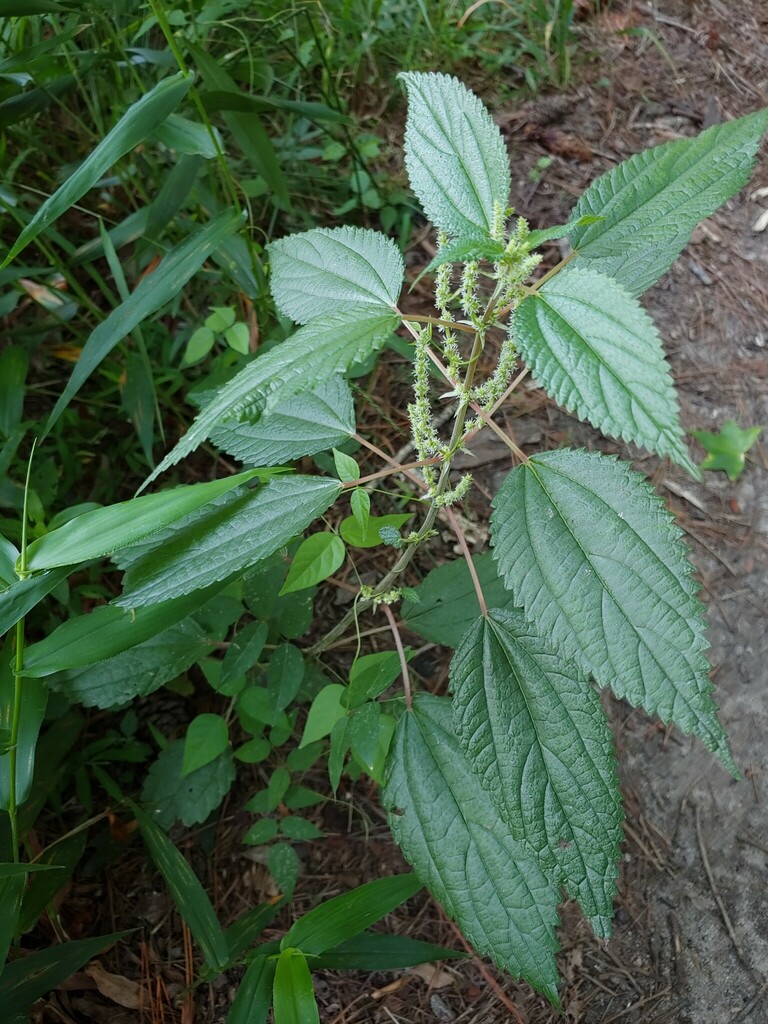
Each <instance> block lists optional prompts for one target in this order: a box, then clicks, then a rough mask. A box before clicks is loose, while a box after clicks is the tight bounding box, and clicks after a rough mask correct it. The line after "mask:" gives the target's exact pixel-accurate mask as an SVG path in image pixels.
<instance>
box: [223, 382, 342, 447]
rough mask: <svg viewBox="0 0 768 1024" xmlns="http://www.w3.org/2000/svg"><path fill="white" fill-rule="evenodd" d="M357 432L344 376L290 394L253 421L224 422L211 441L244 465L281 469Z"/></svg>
mask: <svg viewBox="0 0 768 1024" xmlns="http://www.w3.org/2000/svg"><path fill="white" fill-rule="evenodd" d="M354 432H355V407H354V403H353V401H352V392H351V391H350V389H349V385H348V384H347V382H346V381H345V380H344V378H343V377H332V378H331V379H330V380H328V381H323V383H322V384H319V385H318V386H317V387H316V388H314V389H313V390H312V391H303V392H301V393H300V394H298V395H291V396H290V397H289V398H287V399H286V400H285V401H283V402H281V403H280V404H279V405H277V406H276V407H275V408H274V409H273V410H272V411H271V412H269V413H266V414H265V415H263V416H260V417H258V418H257V419H256V421H255V422H251V421H249V420H248V419H247V418H246V419H243V420H239V421H238V420H230V421H227V422H225V423H222V424H221V425H220V426H219V427H216V428H215V429H214V430H213V431H212V432H211V441H212V442H213V443H214V444H215V445H216V447H217V448H221V449H222V451H225V452H227V453H228V454H229V455H231V456H233V458H235V459H239V460H240V462H245V463H248V464H249V465H251V466H277V465H280V463H284V462H292V461H293V460H294V459H299V458H301V457H302V456H304V455H315V454H316V453H317V452H324V451H328V449H330V448H333V447H335V446H337V445H340V444H343V443H344V441H346V440H347V438H348V437H349V436H350V435H351V434H354Z"/></svg>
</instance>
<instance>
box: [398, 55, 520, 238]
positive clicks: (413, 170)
mask: <svg viewBox="0 0 768 1024" xmlns="http://www.w3.org/2000/svg"><path fill="white" fill-rule="evenodd" d="M398 78H400V79H401V80H402V81H403V82H404V83H405V87H406V90H407V92H408V117H407V120H406V124H405V166H406V168H407V170H408V178H409V180H410V183H411V188H412V189H413V191H414V192H415V193H416V196H417V197H418V199H419V201H420V202H421V205H422V206H423V207H424V212H425V213H426V215H427V217H428V218H429V219H430V220H431V221H432V223H433V224H434V225H435V226H436V227H438V228H440V229H441V230H442V231H445V232H446V234H448V235H452V236H455V237H458V238H462V239H471V238H484V239H485V238H488V237H489V236H494V235H495V229H496V228H497V227H498V226H499V224H501V225H503V223H504V213H505V211H506V208H507V204H508V201H509V190H510V175H509V160H508V158H507V148H506V146H505V145H504V139H503V138H502V136H501V132H500V131H499V129H498V128H497V127H496V125H495V124H494V123H493V120H492V119H491V115H490V114H489V113H488V111H487V110H486V109H485V107H484V106H483V104H482V103H481V102H480V100H479V99H478V98H477V96H475V94H474V93H472V92H470V91H469V89H467V87H466V86H465V85H462V83H461V82H459V81H458V79H456V78H452V77H451V76H450V75H439V74H423V73H421V72H406V73H403V74H400V75H398ZM496 222H498V223H496Z"/></svg>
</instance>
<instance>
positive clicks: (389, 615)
mask: <svg viewBox="0 0 768 1024" xmlns="http://www.w3.org/2000/svg"><path fill="white" fill-rule="evenodd" d="M381 610H382V611H383V612H384V615H385V616H386V619H387V622H388V623H389V628H390V629H391V630H392V636H393V637H394V638H395V647H396V648H397V655H398V657H399V658H400V668H401V670H402V673H403V692H404V693H405V706H406V707H407V708H408V710H409V711H410V709H411V707H412V706H413V696H412V694H411V677H410V675H409V674H408V659H407V658H406V656H405V650H404V648H403V641H402V638H401V636H400V630H399V629H398V628H397V622H396V620H395V616H394V613H393V611H392V609H391V608H390V607H389V605H388V604H382V606H381Z"/></svg>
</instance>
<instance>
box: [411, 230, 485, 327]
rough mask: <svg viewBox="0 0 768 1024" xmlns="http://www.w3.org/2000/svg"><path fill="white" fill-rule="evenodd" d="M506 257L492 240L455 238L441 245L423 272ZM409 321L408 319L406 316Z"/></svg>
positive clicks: (429, 272) (427, 272)
mask: <svg viewBox="0 0 768 1024" xmlns="http://www.w3.org/2000/svg"><path fill="white" fill-rule="evenodd" d="M503 255H504V246H503V245H502V243H501V242H495V241H493V239H491V238H486V239H477V238H455V239H451V240H450V241H449V242H446V244H445V245H441V246H440V249H439V250H438V253H437V256H435V258H434V259H433V260H432V262H431V263H430V264H429V265H428V266H427V267H426V268H425V269H424V270H422V272H421V275H420V276H422V275H424V274H431V273H432V272H433V271H435V270H437V268H438V267H442V265H443V264H444V263H467V262H468V261H469V260H488V261H489V262H494V261H496V260H498V259H501V257H502V256H503ZM405 319H406V320H407V319H408V317H407V316H406V317H405Z"/></svg>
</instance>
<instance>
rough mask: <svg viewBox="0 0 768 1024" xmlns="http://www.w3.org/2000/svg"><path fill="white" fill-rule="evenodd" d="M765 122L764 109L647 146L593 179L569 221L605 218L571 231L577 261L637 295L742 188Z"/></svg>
mask: <svg viewBox="0 0 768 1024" xmlns="http://www.w3.org/2000/svg"><path fill="white" fill-rule="evenodd" d="M766 126H768V108H766V109H763V110H758V111H756V112H755V113H754V114H749V115H748V116H747V117H742V118H739V119H738V120H736V121H728V122H726V123H725V124H717V125H713V127H712V128H708V129H707V130H706V131H704V132H702V133H701V135H698V136H696V137H695V138H693V139H680V140H678V141H676V142H667V143H664V145H662V146H655V147H654V148H652V149H647V150H645V151H644V152H643V153H638V154H636V155H635V156H633V157H631V158H630V159H629V160H627V161H625V162H624V163H622V164H619V166H618V167H614V169H613V170H612V171H609V172H608V173H607V174H603V175H602V176H601V177H599V178H597V179H596V180H595V181H593V182H592V184H591V185H590V186H589V188H588V189H587V190H586V192H585V193H584V194H583V195H582V197H581V199H580V200H579V202H578V203H577V204H576V206H575V207H574V210H573V216H572V218H571V219H574V218H578V217H582V216H585V215H587V216H589V215H596V216H600V217H602V220H600V221H598V222H596V223H594V224H592V225H590V226H586V227H582V228H577V229H576V230H575V231H573V232H572V233H571V243H572V245H573V248H574V249H575V250H576V251H577V252H578V254H579V261H580V262H581V261H584V262H588V263H589V264H590V265H591V266H592V267H593V269H595V270H599V271H600V272H601V273H603V274H608V275H609V276H610V277H615V278H617V279H618V280H619V281H620V282H621V283H622V284H623V285H624V287H625V288H627V289H628V291H630V292H631V293H632V294H633V295H641V294H642V293H643V292H644V291H645V289H646V288H648V287H649V286H650V285H652V284H653V283H654V281H657V280H658V279H659V278H660V277H661V275H662V274H663V273H664V271H665V270H667V269H668V268H669V267H670V266H671V265H672V263H673V262H674V260H675V259H676V257H677V256H678V254H679V253H680V251H681V250H682V249H683V247H684V246H685V245H686V243H687V242H688V239H689V238H690V237H691V233H692V232H693V229H694V228H695V227H696V225H697V224H698V223H699V221H701V220H703V219H704V218H705V217H709V216H710V214H712V213H714V212H715V210H716V209H717V208H718V207H719V206H721V205H722V204H723V203H724V202H725V201H726V200H727V199H730V197H731V196H733V195H735V194H736V192H738V191H739V189H740V188H742V187H743V186H744V185H746V183H747V181H748V180H749V175H750V172H751V170H752V167H753V165H754V162H755V153H756V152H757V149H758V146H759V145H760V140H761V138H762V137H763V134H764V132H765V130H766Z"/></svg>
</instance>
